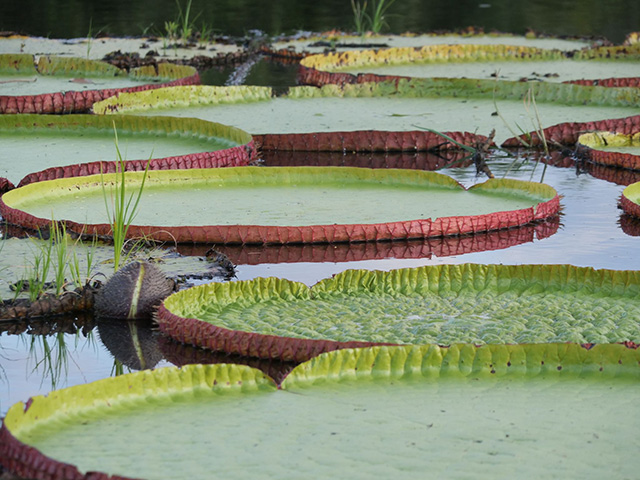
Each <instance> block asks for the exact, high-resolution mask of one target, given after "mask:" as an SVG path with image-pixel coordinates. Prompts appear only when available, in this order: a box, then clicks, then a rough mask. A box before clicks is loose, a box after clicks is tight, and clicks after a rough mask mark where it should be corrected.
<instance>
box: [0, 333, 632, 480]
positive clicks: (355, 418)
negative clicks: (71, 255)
mask: <svg viewBox="0 0 640 480" xmlns="http://www.w3.org/2000/svg"><path fill="white" fill-rule="evenodd" d="M639 360H640V354H639V351H638V350H636V349H633V348H627V347H626V346H623V345H598V346H595V347H593V348H591V349H586V348H583V347H581V346H578V345H572V344H569V345H567V344H550V345H519V346H498V345H492V346H484V347H476V346H473V345H454V346H451V347H450V348H443V347H438V346H435V345H427V346H423V347H378V348H371V349H357V350H343V351H339V352H331V353H330V354H325V355H322V356H320V357H317V358H316V359H314V360H312V361H311V362H308V363H305V364H302V365H300V366H298V367H297V368H296V369H294V371H293V372H292V373H291V374H290V375H289V376H288V377H287V378H285V380H284V382H283V383H282V387H281V389H280V390H278V389H276V385H275V384H274V383H273V382H272V381H271V380H270V379H269V378H267V377H265V376H264V375H263V374H261V373H260V372H259V371H257V370H254V369H251V368H249V367H244V366H237V365H224V364H223V365H189V366H186V367H182V368H181V369H177V368H163V369H158V370H155V371H143V372H138V373H133V374H128V375H122V376H119V377H114V378H109V379H105V380H100V381H98V382H94V383H92V384H88V385H79V386H75V387H71V388H67V389H63V390H58V391H54V392H51V393H50V394H49V395H48V396H46V397H42V396H39V397H35V398H33V399H32V400H30V401H29V402H28V403H27V404H26V405H25V404H23V403H18V404H15V405H14V406H13V407H11V408H10V409H9V411H8V413H7V416H6V417H5V419H4V423H3V426H2V430H1V431H0V454H2V455H0V462H2V463H3V464H4V465H5V467H6V468H7V469H8V470H9V471H10V472H15V473H17V474H19V475H21V476H23V477H29V478H33V477H36V478H37V477H38V476H39V475H40V474H41V472H47V475H48V478H54V479H57V478H69V477H71V478H80V477H81V475H83V474H88V472H103V473H106V474H111V475H119V476H121V477H119V478H123V477H124V478H147V479H155V478H167V476H187V477H188V478H193V479H200V478H211V475H212V472H214V474H215V475H216V476H219V477H224V478H247V477H249V476H251V477H267V478H287V479H288V478H292V479H293V478H301V477H304V478H311V477H318V476H335V475H336V472H340V473H339V476H340V477H343V478H356V479H360V478H363V479H364V478H372V477H374V476H383V477H385V478H400V479H405V478H407V479H408V478H416V477H420V476H422V475H424V473H425V472H434V473H438V472H447V475H452V474H453V475H455V476H457V477H473V478H498V477H506V476H509V475H512V474H513V472H514V471H522V472H527V473H531V474H534V475H535V476H537V477H540V478H548V477H554V476H558V477H562V478H569V477H573V476H576V475H577V476H580V477H581V478H606V477H615V478H625V477H630V478H631V477H633V476H634V475H635V472H637V468H638V462H637V460H634V459H635V458H636V457H635V454H636V452H637V441H636V440H635V438H636V433H637V429H638V427H640V424H639V423H638V418H640V417H639V416H638V415H637V413H638V407H637V396H638V393H639V388H640V387H639V383H638V379H639V378H640V368H639V367H638V361H639ZM168 436H169V437H170V441H168V438H169V437H168ZM603 445H605V446H606V448H603ZM541 457H542V458H544V459H545V461H544V462H541V461H540V458H541ZM218 458H219V459H225V460H224V461H223V462H214V463H213V464H212V459H218ZM143 460H144V461H143ZM93 475H95V473H94V474H93Z"/></svg>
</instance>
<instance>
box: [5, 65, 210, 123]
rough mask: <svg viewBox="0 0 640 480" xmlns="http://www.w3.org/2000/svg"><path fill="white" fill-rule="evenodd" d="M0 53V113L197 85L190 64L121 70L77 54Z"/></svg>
mask: <svg viewBox="0 0 640 480" xmlns="http://www.w3.org/2000/svg"><path fill="white" fill-rule="evenodd" d="M34 62H35V59H34V57H33V56H32V55H27V54H0V113H82V112H86V111H88V110H89V108H91V105H93V104H94V103H95V102H96V101H99V100H103V99H105V98H108V97H110V96H112V95H115V94H117V93H120V92H132V91H139V90H147V89H152V88H158V87H169V86H174V85H193V84H197V83H200V77H199V76H198V72H197V71H196V70H195V69H194V68H193V67H188V66H182V65H173V64H159V65H158V66H157V69H155V68H151V67H139V68H136V69H133V70H131V72H129V73H127V72H126V71H124V70H121V69H119V68H117V67H115V66H113V65H111V64H109V63H106V62H100V61H96V60H88V59H83V58H67V57H56V56H41V57H40V58H39V59H38V62H37V64H35V65H34Z"/></svg>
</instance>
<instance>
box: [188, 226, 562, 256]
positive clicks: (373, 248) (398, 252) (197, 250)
mask: <svg viewBox="0 0 640 480" xmlns="http://www.w3.org/2000/svg"><path fill="white" fill-rule="evenodd" d="M559 225H560V220H559V218H558V217H555V218H551V219H549V220H546V221H543V222H539V223H535V224H533V225H524V226H522V227H518V228H509V229H506V230H496V231H491V232H483V233H474V234H473V235H452V236H448V237H438V238H426V239H420V240H406V241H402V240H395V241H393V242H360V243H341V244H338V243H328V244H301V245H219V246H217V247H216V248H217V249H218V250H219V251H220V252H221V253H223V254H225V255H226V256H227V257H228V258H229V260H230V261H231V262H232V263H233V264H235V265H258V264H264V263H299V262H312V263H316V262H331V263H336V262H357V261H362V260H380V259H384V258H431V257H432V256H434V255H435V256H436V257H448V256H452V255H464V254H467V253H473V252H486V251H489V250H502V249H504V248H509V247H512V246H514V245H522V244H524V243H528V242H533V241H534V239H538V240H541V239H543V238H547V237H549V236H551V235H553V234H555V233H556V232H557V231H558V227H559ZM208 248H209V246H208V245H180V246H179V247H178V251H179V252H181V253H183V254H185V255H204V254H205V252H206V250H207V249H208Z"/></svg>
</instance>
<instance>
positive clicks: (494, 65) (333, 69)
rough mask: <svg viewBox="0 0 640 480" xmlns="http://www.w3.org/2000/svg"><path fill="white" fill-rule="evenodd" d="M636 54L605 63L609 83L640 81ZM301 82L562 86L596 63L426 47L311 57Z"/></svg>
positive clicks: (593, 72) (548, 54) (492, 48)
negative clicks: (436, 80) (471, 81)
mask: <svg viewBox="0 0 640 480" xmlns="http://www.w3.org/2000/svg"><path fill="white" fill-rule="evenodd" d="M639 59H640V50H639V51H638V52H635V51H630V52H628V53H627V54H626V55H617V56H616V57H614V58H608V59H607V63H606V75H607V76H609V77H640V64H639V63H638V60H639ZM300 66H301V68H300V73H299V80H300V82H301V83H305V84H310V85H319V86H320V85H325V84H327V83H356V82H357V83H362V82H364V81H382V80H385V79H392V78H396V79H397V78H400V77H413V78H426V77H443V78H481V79H491V78H497V79H500V80H523V79H524V80H537V81H551V82H562V81H571V80H583V79H599V78H602V76H603V66H604V65H603V62H602V61H600V59H596V60H593V59H588V58H584V55H582V56H581V55H575V54H573V53H572V54H571V55H570V56H568V55H567V54H566V53H565V52H562V51H559V50H548V49H541V48H534V47H525V46H514V45H509V44H507V45H428V46H424V47H422V48H409V47H405V48H385V49H379V50H360V51H346V52H340V53H325V54H321V55H311V56H309V57H306V58H304V59H302V61H301V62H300Z"/></svg>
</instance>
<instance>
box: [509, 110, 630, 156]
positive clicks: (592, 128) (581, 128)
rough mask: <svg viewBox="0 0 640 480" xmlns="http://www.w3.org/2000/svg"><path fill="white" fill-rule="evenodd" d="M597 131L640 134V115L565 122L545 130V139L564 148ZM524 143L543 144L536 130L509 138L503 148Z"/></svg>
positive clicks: (515, 146)
mask: <svg viewBox="0 0 640 480" xmlns="http://www.w3.org/2000/svg"><path fill="white" fill-rule="evenodd" d="M597 131H609V132H619V133H622V134H624V135H631V134H633V133H636V132H640V115H631V116H629V117H623V118H614V119H608V120H597V121H593V122H565V123H559V124H557V125H552V126H551V127H547V128H545V129H543V133H544V137H545V139H546V141H547V142H548V143H549V144H551V145H553V144H560V145H563V146H574V145H575V144H576V143H578V138H579V137H580V135H582V134H583V133H587V132H597ZM523 141H525V142H527V143H529V144H530V145H531V146H533V147H540V146H542V144H543V141H542V139H541V138H540V136H539V135H538V132H536V131H535V130H534V131H532V132H529V133H528V134H526V135H519V136H517V137H512V138H509V139H507V140H505V141H504V142H503V143H502V146H503V147H506V148H517V147H521V146H522V145H523V143H522V142H523Z"/></svg>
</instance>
